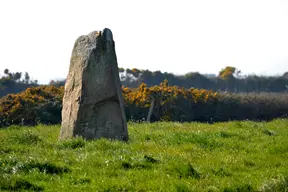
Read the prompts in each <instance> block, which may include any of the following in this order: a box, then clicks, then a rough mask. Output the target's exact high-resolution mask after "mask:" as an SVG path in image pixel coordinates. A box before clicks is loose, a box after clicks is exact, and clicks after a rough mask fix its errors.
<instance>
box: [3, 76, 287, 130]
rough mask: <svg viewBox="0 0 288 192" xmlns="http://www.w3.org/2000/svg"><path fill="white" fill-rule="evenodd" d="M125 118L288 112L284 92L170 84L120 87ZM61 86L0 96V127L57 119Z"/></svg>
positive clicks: (267, 116)
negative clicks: (233, 91) (217, 89)
mask: <svg viewBox="0 0 288 192" xmlns="http://www.w3.org/2000/svg"><path fill="white" fill-rule="evenodd" d="M122 91H123V96H124V104H125V112H126V117H127V119H128V120H129V121H152V122H153V121H180V122H185V121H199V122H209V123H213V122H218V121H229V120H271V119H273V118H281V117H282V118H283V117H287V115H288V94H286V93H246V94H231V93H217V92H214V91H212V90H204V89H195V88H190V89H185V88H184V87H177V86H170V85H168V81H167V80H165V81H164V82H162V83H160V85H158V86H152V87H148V86H147V85H146V84H144V83H142V84H141V85H140V86H139V87H138V88H128V87H122ZM63 92H64V88H63V87H55V86H40V87H34V88H28V89H27V90H25V91H23V92H21V93H18V94H9V95H7V96H5V97H3V98H1V99H0V126H2V127H4V126H9V125H11V124H20V125H35V124H37V123H44V124H55V123H60V122H61V110H62V98H63Z"/></svg>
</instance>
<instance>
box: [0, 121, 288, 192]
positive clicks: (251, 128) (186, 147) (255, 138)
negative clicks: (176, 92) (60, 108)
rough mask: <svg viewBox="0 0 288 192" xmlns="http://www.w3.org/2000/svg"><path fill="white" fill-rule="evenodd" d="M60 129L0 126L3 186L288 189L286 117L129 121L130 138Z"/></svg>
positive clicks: (47, 188) (4, 188)
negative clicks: (67, 135) (89, 136)
mask: <svg viewBox="0 0 288 192" xmlns="http://www.w3.org/2000/svg"><path fill="white" fill-rule="evenodd" d="M59 129H60V125H57V126H51V125H50V126H45V125H38V126H36V127H33V128H31V127H30V128H29V127H15V126H14V127H9V128H7V129H1V130H0V141H1V145H0V190H1V191H25V190H27V191H33V190H34V191H241V192H242V191H287V190H288V185H287V183H288V182H287V181H288V179H287V178H288V177H287V176H288V170H287V167H288V162H287V161H286V159H287V158H288V148H287V146H288V120H287V119H276V120H273V121H271V122H266V123H264V122H252V121H234V122H225V123H223V122H222V123H215V124H204V123H179V122H170V123H168V122H157V123H150V124H148V123H131V122H130V123H128V129H129V138H130V139H129V141H128V142H120V141H111V140H107V139H99V140H90V141H86V140H84V139H81V138H75V139H70V140H67V141H59V140H58V138H59ZM265 130H269V131H270V132H273V133H276V134H272V135H269V134H266V133H265ZM23 135H26V136H25V137H26V138H27V139H31V138H35V136H36V138H41V139H40V140H39V141H38V140H37V139H36V140H37V142H31V144H28V143H29V142H22V141H21V142H19V140H18V139H16V138H18V137H22V136H23ZM27 135H29V136H27ZM148 136H149V137H148ZM147 138H149V139H147ZM22 139H24V137H23V138H22ZM178 141H179V142H178ZM209 142H210V143H209ZM206 146H208V147H206Z"/></svg>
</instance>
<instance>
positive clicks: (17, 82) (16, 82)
mask: <svg viewBox="0 0 288 192" xmlns="http://www.w3.org/2000/svg"><path fill="white" fill-rule="evenodd" d="M37 85H38V82H37V80H31V79H30V76H29V74H28V73H27V72H25V73H24V75H23V74H22V73H21V72H15V73H13V72H10V71H9V69H5V70H4V76H3V77H1V78H0V97H3V96H4V95H7V94H9V93H19V92H21V91H24V90H25V89H27V88H28V87H35V86H37Z"/></svg>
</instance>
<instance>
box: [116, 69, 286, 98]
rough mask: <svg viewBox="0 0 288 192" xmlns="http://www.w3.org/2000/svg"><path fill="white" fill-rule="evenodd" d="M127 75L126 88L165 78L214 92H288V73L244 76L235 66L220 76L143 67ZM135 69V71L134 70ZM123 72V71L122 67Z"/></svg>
mask: <svg viewBox="0 0 288 192" xmlns="http://www.w3.org/2000/svg"><path fill="white" fill-rule="evenodd" d="M125 71H126V75H125V74H124V73H123V74H122V77H121V81H122V85H123V86H125V87H131V88H132V87H133V88H136V87H139V86H140V85H141V83H145V84H146V85H147V87H151V86H155V85H159V84H160V83H161V82H162V81H164V79H167V80H168V81H169V84H170V85H172V86H174V85H175V86H181V87H185V88H186V89H190V88H191V87H193V88H198V89H208V90H213V91H226V92H236V93H239V92H240V93H241V92H287V91H288V88H287V86H288V75H287V74H288V72H286V73H284V74H283V75H282V76H256V75H247V76H241V75H240V74H241V71H239V70H237V69H236V68H235V67H232V66H227V67H226V68H224V69H222V70H221V71H220V72H219V75H218V76H216V75H213V74H212V75H205V74H200V73H198V72H188V73H186V74H184V75H175V74H172V73H166V72H164V73H162V72H161V71H154V72H152V71H149V70H140V69H126V70H125ZM133 71H134V72H133ZM122 72H123V70H122Z"/></svg>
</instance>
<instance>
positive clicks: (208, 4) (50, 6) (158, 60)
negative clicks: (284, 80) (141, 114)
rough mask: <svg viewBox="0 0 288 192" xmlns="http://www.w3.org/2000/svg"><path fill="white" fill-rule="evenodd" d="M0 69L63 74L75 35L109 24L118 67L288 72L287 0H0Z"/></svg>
mask: <svg viewBox="0 0 288 192" xmlns="http://www.w3.org/2000/svg"><path fill="white" fill-rule="evenodd" d="M0 26H1V28H0V74H3V71H4V69H5V68H8V69H10V70H11V71H13V72H16V71H19V72H24V71H27V72H28V73H29V74H30V76H31V77H32V78H34V79H38V80H39V82H40V83H48V82H49V80H51V79H59V78H60V79H61V78H65V77H66V75H67V72H68V68H69V63H70V56H71V52H72V48H73V45H74V42H75V40H76V39H77V37H78V36H80V35H85V34H88V33H89V32H91V31H94V30H103V29H104V28H105V27H107V28H110V29H111V30H112V32H113V35H114V40H115V43H116V53H117V57H118V65H119V67H124V68H134V67H135V68H139V69H149V70H152V71H155V70H161V71H162V72H165V71H166V72H173V73H175V74H184V73H187V72H190V71H198V72H200V73H215V74H216V73H218V71H219V70H220V69H221V68H224V67H225V66H227V65H231V66H235V67H237V68H238V69H240V70H241V71H242V72H243V73H245V74H251V73H254V74H264V75H282V74H283V73H284V72H285V71H288V0H269V1H268V0H197V1H196V0H186V1H185V0H177V1H176V0H175V1H169V0H164V1H161V0H144V1H135V0H115V1H112V0H101V1H100V0H94V1H88V0H81V1H80V0H79V1H73V0H69V1H64V0H62V1H60V0H48V1H44V0H42V1H40V0H25V1H23V0H19V1H16V0H9V1H8V0H0Z"/></svg>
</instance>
